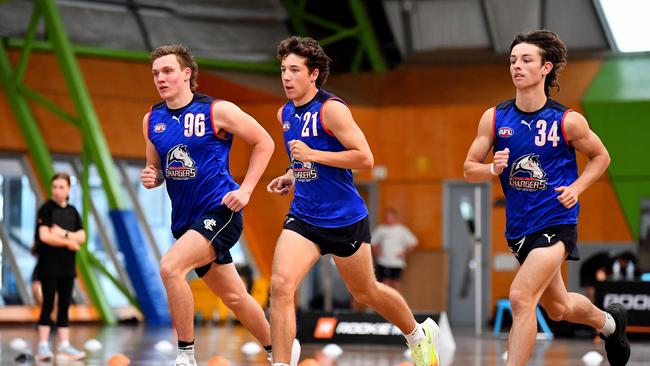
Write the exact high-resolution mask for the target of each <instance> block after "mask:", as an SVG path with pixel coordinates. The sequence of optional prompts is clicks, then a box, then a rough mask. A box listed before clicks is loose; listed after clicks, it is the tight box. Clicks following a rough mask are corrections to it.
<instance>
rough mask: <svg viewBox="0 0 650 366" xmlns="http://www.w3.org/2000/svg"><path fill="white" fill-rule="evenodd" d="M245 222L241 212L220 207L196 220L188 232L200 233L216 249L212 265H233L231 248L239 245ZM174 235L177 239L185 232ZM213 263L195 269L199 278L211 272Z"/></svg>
mask: <svg viewBox="0 0 650 366" xmlns="http://www.w3.org/2000/svg"><path fill="white" fill-rule="evenodd" d="M243 227H244V225H243V220H242V214H241V212H233V211H230V209H228V207H226V206H223V205H221V206H219V207H217V208H216V209H214V210H212V211H209V212H206V213H204V214H203V215H202V216H201V217H199V218H198V219H196V221H194V223H193V224H192V225H190V227H189V228H187V230H195V231H198V232H199V233H200V234H201V235H203V236H204V237H205V238H206V239H208V240H210V243H211V244H212V246H213V247H214V251H215V253H217V258H215V260H214V261H213V262H212V263H216V264H228V263H232V257H231V256H230V248H232V247H233V246H235V244H237V241H238V240H239V237H240V236H241V232H242V230H243ZM187 230H184V231H182V232H178V233H174V237H175V238H176V239H178V238H180V237H181V236H182V235H183V234H184V233H185V231H187ZM212 263H208V264H206V265H205V266H201V267H198V268H195V269H194V272H196V275H197V276H199V277H203V276H205V274H206V273H208V271H209V270H210V267H211V266H212Z"/></svg>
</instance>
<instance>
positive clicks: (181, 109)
mask: <svg viewBox="0 0 650 366" xmlns="http://www.w3.org/2000/svg"><path fill="white" fill-rule="evenodd" d="M151 62H152V73H153V79H154V84H155V86H156V89H157V90H158V93H159V94H160V97H161V98H162V99H163V102H162V103H159V104H157V105H155V106H153V107H151V109H150V111H149V113H147V114H146V115H145V116H144V119H143V132H144V136H145V141H146V155H147V166H146V167H145V168H144V169H143V170H142V173H141V181H142V184H143V185H144V187H145V188H148V189H150V188H154V187H157V186H159V185H161V184H162V183H163V182H165V183H166V186H167V193H168V194H169V197H170V199H171V201H172V233H173V235H174V237H175V238H176V239H177V241H176V242H175V243H174V244H173V245H172V246H171V248H170V249H169V250H168V251H167V253H165V255H164V256H163V258H162V260H161V262H160V275H161V277H162V280H163V282H164V285H165V289H166V290H167V297H168V300H169V307H170V310H171V313H172V321H173V323H174V327H175V329H176V332H177V335H178V353H177V357H176V363H175V365H177V366H181V365H183V366H195V365H196V361H195V359H194V327H193V318H194V306H193V304H194V302H193V299H192V292H191V290H190V287H189V285H188V283H187V282H186V280H185V276H186V274H187V273H188V272H189V271H191V270H195V271H196V273H197V275H198V276H199V277H201V278H202V279H203V281H205V283H206V284H207V285H208V287H210V289H212V291H213V292H215V293H216V294H217V295H218V296H219V297H220V298H221V299H222V300H223V301H224V303H225V304H226V306H228V307H229V308H230V309H231V310H232V311H233V312H234V313H235V315H236V316H237V318H238V319H239V321H241V322H242V324H243V325H244V326H245V327H246V328H248V329H249V330H250V331H251V333H252V334H253V335H254V336H255V337H256V338H257V339H258V340H259V341H260V343H262V345H263V346H265V348H266V350H267V351H268V352H269V353H270V350H271V347H270V346H271V334H270V327H269V323H268V322H267V320H266V318H265V316H264V311H263V310H262V308H261V307H260V305H259V304H258V303H257V302H256V301H255V299H253V297H252V296H250V295H249V294H248V293H247V291H246V287H245V286H244V283H243V282H242V280H241V278H240V277H239V275H238V273H237V271H236V269H235V266H234V264H233V263H232V258H231V256H230V248H232V246H233V245H235V244H236V243H237V241H238V240H239V236H240V234H241V231H242V214H241V210H242V209H243V208H244V206H246V204H247V203H248V201H249V199H250V196H251V193H252V191H253V189H254V188H255V185H256V184H257V182H258V181H259V179H260V177H261V175H262V173H263V172H264V169H265V168H266V165H267V164H268V162H269V160H270V158H271V155H272V153H273V148H274V144H273V140H272V139H271V137H270V136H269V134H268V133H267V132H266V131H265V130H264V129H263V128H262V127H261V126H260V125H259V124H258V123H257V122H256V121H255V119H253V118H252V117H251V116H249V115H248V114H246V113H244V112H243V111H242V110H241V109H239V108H238V107H237V106H236V105H234V104H233V103H230V102H226V101H222V100H217V99H212V98H210V97H208V96H206V95H202V94H199V93H196V81H197V80H196V79H197V75H198V67H197V65H196V62H195V61H194V59H193V58H192V56H191V54H190V53H189V51H188V50H187V48H185V47H183V46H181V45H173V46H162V47H159V48H157V49H156V50H154V51H153V52H152V53H151ZM234 136H236V137H237V138H240V139H242V140H244V142H246V143H247V144H249V145H251V146H252V152H251V157H250V163H249V166H248V171H247V173H246V176H245V177H244V180H243V182H242V184H241V186H239V185H237V183H235V181H234V180H233V178H232V176H231V175H230V171H229V167H228V155H229V153H230V147H231V144H232V139H233V137H234ZM294 364H297V359H296V361H295V363H294Z"/></svg>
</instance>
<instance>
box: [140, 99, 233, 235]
mask: <svg viewBox="0 0 650 366" xmlns="http://www.w3.org/2000/svg"><path fill="white" fill-rule="evenodd" d="M216 102H218V100H215V99H213V98H211V97H209V96H207V95H203V94H198V93H196V94H194V97H193V99H192V102H190V104H188V105H186V106H185V107H182V108H179V109H170V108H168V107H167V105H166V104H165V103H164V102H162V103H158V104H156V105H154V106H152V107H151V111H150V112H149V127H148V130H147V131H148V137H149V140H150V141H151V143H153V145H154V146H155V148H156V151H157V152H158V156H159V157H160V165H161V169H162V172H163V175H164V177H165V183H166V185H167V193H168V194H169V198H170V199H171V201H172V232H173V233H178V232H183V231H185V230H187V228H188V227H189V226H190V225H191V224H192V223H193V222H194V221H195V220H196V219H197V218H198V217H200V216H201V215H203V213H205V212H208V211H210V210H214V209H215V208H216V207H217V206H219V205H220V204H221V199H222V198H223V196H225V195H226V193H228V192H230V191H232V190H235V189H237V188H239V186H238V185H237V183H235V181H234V180H233V178H232V176H231V175H230V168H229V162H228V155H229V153H230V147H231V146H232V135H231V134H229V133H226V132H225V131H223V130H221V131H218V130H217V128H216V126H215V124H214V121H213V120H212V115H211V113H210V112H211V110H212V105H213V104H214V103H216ZM217 108H218V106H217Z"/></svg>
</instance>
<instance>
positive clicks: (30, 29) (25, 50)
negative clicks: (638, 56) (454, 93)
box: [14, 7, 41, 83]
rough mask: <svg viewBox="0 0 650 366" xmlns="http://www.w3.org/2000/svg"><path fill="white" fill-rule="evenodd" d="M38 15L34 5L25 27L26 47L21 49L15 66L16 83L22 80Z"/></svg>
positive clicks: (34, 34) (36, 28)
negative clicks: (27, 24)
mask: <svg viewBox="0 0 650 366" xmlns="http://www.w3.org/2000/svg"><path fill="white" fill-rule="evenodd" d="M40 17H41V13H40V12H39V11H38V8H36V7H34V10H33V11H32V17H31V19H30V20H29V26H28V27H27V34H26V36H25V41H26V45H27V47H25V48H23V51H22V53H21V54H20V60H19V61H18V66H17V67H16V75H15V76H14V80H15V81H16V82H17V83H20V82H22V80H23V76H25V70H27V62H28V61H29V55H30V54H31V51H32V48H31V45H33V44H34V38H36V31H37V30H38V21H39V20H40Z"/></svg>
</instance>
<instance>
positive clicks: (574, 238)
mask: <svg viewBox="0 0 650 366" xmlns="http://www.w3.org/2000/svg"><path fill="white" fill-rule="evenodd" d="M558 241H562V243H564V247H565V248H566V251H567V253H569V255H568V256H567V258H566V259H567V260H572V261H577V260H579V259H580V253H578V227H577V225H574V224H570V225H556V226H549V227H547V228H545V229H543V230H540V231H538V232H535V233H532V234H528V235H526V236H524V237H522V238H517V239H508V246H509V247H510V251H512V253H513V254H514V255H515V258H517V260H518V261H519V264H523V263H524V261H525V260H526V257H528V254H529V253H530V251H531V250H533V249H535V248H545V247H550V246H552V245H553V244H555V243H557V242H558Z"/></svg>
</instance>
